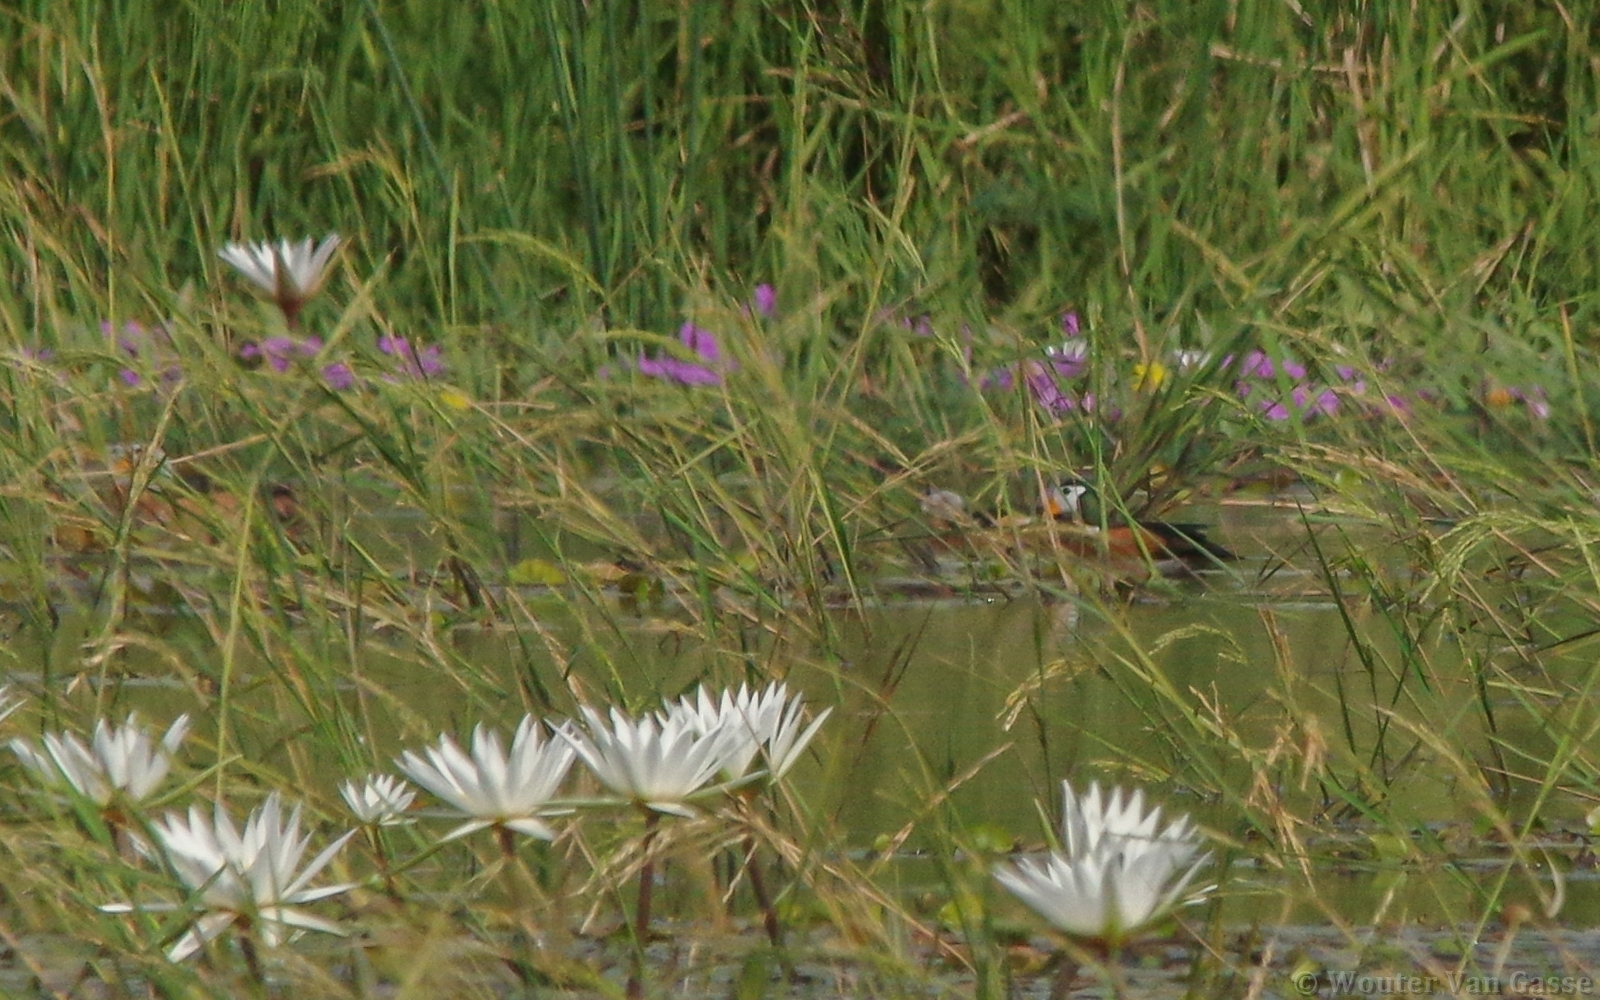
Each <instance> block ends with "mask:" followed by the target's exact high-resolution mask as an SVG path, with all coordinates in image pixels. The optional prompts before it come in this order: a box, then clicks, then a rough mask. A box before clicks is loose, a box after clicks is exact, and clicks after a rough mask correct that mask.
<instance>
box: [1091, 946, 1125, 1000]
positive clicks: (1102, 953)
mask: <svg viewBox="0 0 1600 1000" xmlns="http://www.w3.org/2000/svg"><path fill="white" fill-rule="evenodd" d="M1095 950H1096V952H1097V956H1096V957H1097V958H1098V959H1099V960H1100V969H1101V971H1102V972H1103V973H1104V974H1105V977H1106V985H1108V986H1109V987H1111V997H1112V1000H1125V998H1126V997H1127V996H1128V995H1129V994H1128V977H1127V976H1125V975H1124V974H1123V971H1122V944H1121V942H1120V941H1119V942H1117V943H1111V942H1104V941H1102V942H1101V943H1100V946H1099V947H1098V948H1097V949H1095Z"/></svg>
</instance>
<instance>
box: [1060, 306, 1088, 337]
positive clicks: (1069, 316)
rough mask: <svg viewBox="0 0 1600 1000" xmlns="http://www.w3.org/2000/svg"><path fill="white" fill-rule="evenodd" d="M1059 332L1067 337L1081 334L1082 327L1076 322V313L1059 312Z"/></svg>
mask: <svg viewBox="0 0 1600 1000" xmlns="http://www.w3.org/2000/svg"><path fill="white" fill-rule="evenodd" d="M1061 332H1062V333H1063V334H1065V335H1066V336H1067V337H1069V338H1071V337H1081V336H1083V327H1082V326H1080V325H1079V323H1078V314H1077V313H1075V312H1066V313H1062V314H1061Z"/></svg>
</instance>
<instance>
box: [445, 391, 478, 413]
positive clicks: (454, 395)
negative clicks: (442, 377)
mask: <svg viewBox="0 0 1600 1000" xmlns="http://www.w3.org/2000/svg"><path fill="white" fill-rule="evenodd" d="M439 402H441V403H443V404H444V405H445V406H448V407H449V408H450V409H452V410H470V409H472V397H471V396H468V395H467V394H466V393H464V392H462V391H461V390H460V389H444V390H442V391H441V392H440V393H439Z"/></svg>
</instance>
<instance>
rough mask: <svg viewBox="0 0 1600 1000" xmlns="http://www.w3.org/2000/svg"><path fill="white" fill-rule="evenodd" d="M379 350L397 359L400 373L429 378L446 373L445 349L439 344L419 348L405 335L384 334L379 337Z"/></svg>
mask: <svg viewBox="0 0 1600 1000" xmlns="http://www.w3.org/2000/svg"><path fill="white" fill-rule="evenodd" d="M378 350H379V351H381V352H383V353H384V354H387V355H389V356H390V357H392V358H395V359H397V360H398V361H399V362H400V365H399V373H400V374H402V375H404V376H406V377H407V378H414V379H428V378H437V377H439V376H440V375H443V374H444V359H443V357H442V355H443V350H442V349H441V348H440V347H439V345H438V344H429V345H428V346H426V347H423V348H420V349H419V348H416V347H413V346H412V345H411V342H410V341H408V340H407V339H406V338H404V337H396V336H394V335H393V334H384V335H383V336H381V337H379V338H378Z"/></svg>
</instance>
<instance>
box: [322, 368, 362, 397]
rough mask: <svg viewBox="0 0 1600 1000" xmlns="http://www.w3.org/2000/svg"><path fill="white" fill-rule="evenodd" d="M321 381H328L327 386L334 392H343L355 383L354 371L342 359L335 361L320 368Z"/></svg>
mask: <svg viewBox="0 0 1600 1000" xmlns="http://www.w3.org/2000/svg"><path fill="white" fill-rule="evenodd" d="M322 378H323V381H325V382H327V383H328V388H330V389H332V390H333V391H334V392H344V391H345V390H347V389H349V388H350V387H351V386H353V385H355V384H356V373H355V372H354V371H353V370H351V368H350V366H349V365H347V364H345V363H344V362H343V361H336V362H334V363H333V364H331V365H324V366H323V368H322Z"/></svg>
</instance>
